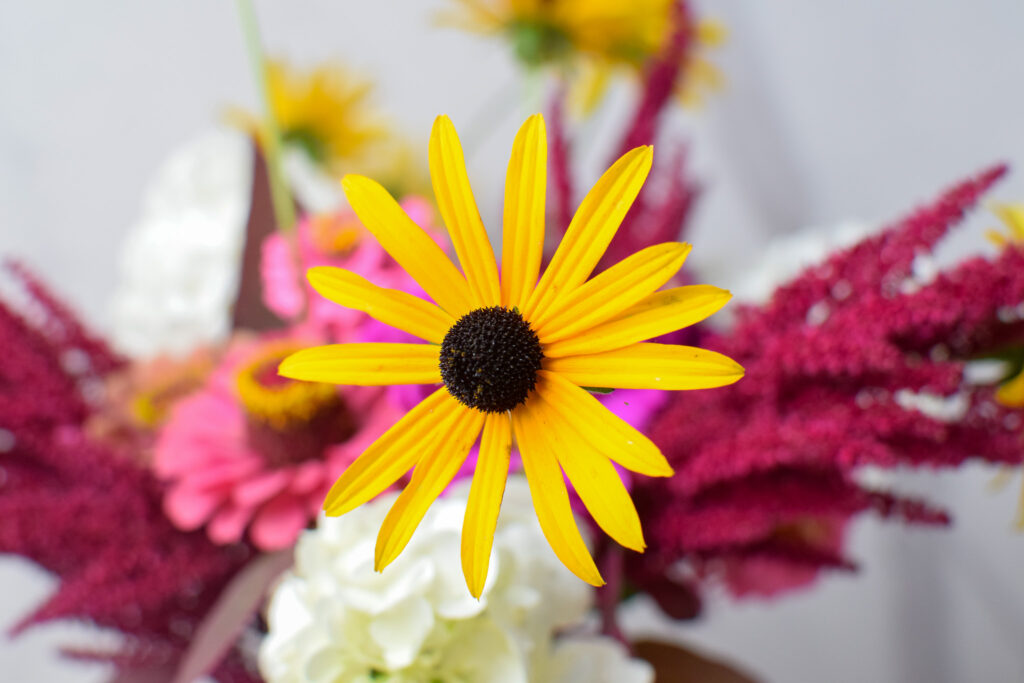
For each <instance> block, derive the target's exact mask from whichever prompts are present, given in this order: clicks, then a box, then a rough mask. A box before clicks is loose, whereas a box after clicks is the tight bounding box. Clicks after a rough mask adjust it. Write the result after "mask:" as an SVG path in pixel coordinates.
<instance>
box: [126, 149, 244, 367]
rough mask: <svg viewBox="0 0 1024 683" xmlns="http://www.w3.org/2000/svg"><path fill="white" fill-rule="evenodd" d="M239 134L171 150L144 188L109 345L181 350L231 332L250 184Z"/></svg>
mask: <svg viewBox="0 0 1024 683" xmlns="http://www.w3.org/2000/svg"><path fill="white" fill-rule="evenodd" d="M252 155H253V151H252V144H251V142H250V141H249V138H248V137H247V136H246V135H244V134H243V133H240V132H237V131H233V130H220V131H216V132H212V133H209V134H206V135H204V136H202V137H200V138H198V139H196V140H194V141H192V142H191V143H189V144H188V145H186V146H185V147H183V148H182V149H180V150H178V151H177V152H176V153H174V154H173V155H172V156H171V157H170V158H169V159H168V160H167V161H166V162H165V163H164V165H163V166H162V167H161V168H160V170H159V171H158V173H157V175H156V178H155V179H154V181H153V182H152V183H151V184H150V186H149V188H148V190H147V192H146V195H145V198H144V201H143V207H142V215H141V217H140V219H139V222H138V223H137V224H136V225H135V226H134V227H133V228H132V229H131V231H130V233H129V236H128V239H127V241H126V243H125V245H124V250H123V252H122V254H121V266H120V271H121V272H120V278H119V282H118V286H117V289H116V291H115V293H114V299H113V329H112V338H113V341H114V344H115V345H116V346H117V347H118V348H119V349H120V350H122V351H125V352H127V353H131V354H135V355H141V356H149V355H154V354H157V353H160V352H170V353H183V352H185V351H188V350H189V349H191V348H193V347H195V346H196V345H197V344H200V343H204V342H211V341H216V340H219V339H222V338H223V337H224V336H225V335H227V333H228V331H229V329H230V316H231V305H232V302H233V301H234V299H235V294H236V291H237V288H238V277H239V272H238V271H239V262H240V259H241V252H242V248H243V246H244V240H245V225H246V221H247V219H248V216H249V200H250V194H251V187H252V167H253V163H252V158H253V157H252Z"/></svg>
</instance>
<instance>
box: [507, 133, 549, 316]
mask: <svg viewBox="0 0 1024 683" xmlns="http://www.w3.org/2000/svg"><path fill="white" fill-rule="evenodd" d="M547 159H548V144H547V132H546V131H545V128H544V118H543V117H542V116H541V115H540V114H534V115H533V116H531V117H530V118H528V119H526V123H524V124H523V126H522V127H521V128H520V129H519V132H518V133H517V134H516V139H515V142H513V143H512V156H511V158H510V159H509V160H508V171H507V172H506V174H505V215H504V221H503V223H502V244H501V301H502V303H503V304H504V305H505V306H507V307H508V308H519V309H520V310H522V308H523V306H524V305H525V304H526V301H527V299H528V298H529V297H530V294H531V293H532V292H533V286H534V285H535V284H537V274H538V273H540V261H541V255H542V252H543V251H544V220H545V215H544V201H545V193H546V192H547V163H548V161H547Z"/></svg>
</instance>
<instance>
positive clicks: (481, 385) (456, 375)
mask: <svg viewBox="0 0 1024 683" xmlns="http://www.w3.org/2000/svg"><path fill="white" fill-rule="evenodd" d="M543 358H544V353H543V351H542V350H541V346H540V340H538V339H537V334H536V333H535V332H534V331H533V330H532V329H531V328H530V324H529V323H527V322H526V320H525V319H524V318H523V316H522V315H521V314H520V313H519V311H517V310H514V309H508V308H502V307H501V306H492V307H490V308H478V309H477V310H475V311H471V312H469V313H467V314H466V315H464V316H462V317H461V318H459V321H458V322H456V323H455V324H454V325H453V326H452V328H451V329H450V330H448V334H446V335H445V337H444V341H443V342H441V378H442V379H443V380H444V384H445V386H446V387H447V388H448V391H449V393H451V395H452V396H454V397H455V398H456V399H458V401H459V402H460V403H462V404H463V405H466V406H469V407H470V408H476V409H477V410H480V411H482V412H485V413H500V412H505V411H507V410H512V409H513V408H515V407H516V406H517V405H519V404H521V403H523V402H524V401H526V397H527V396H529V394H530V392H531V391H533V387H534V385H535V384H536V383H537V371H538V370H540V368H541V360H542V359H543Z"/></svg>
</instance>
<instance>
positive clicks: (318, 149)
mask: <svg viewBox="0 0 1024 683" xmlns="http://www.w3.org/2000/svg"><path fill="white" fill-rule="evenodd" d="M266 79H267V82H266V87H267V91H268V95H269V98H270V105H271V108H272V109H273V113H274V117H275V118H276V119H277V122H278V126H279V128H280V130H281V138H282V141H283V142H284V143H285V144H291V145H295V146H298V147H301V148H302V149H303V150H305V152H306V153H307V154H308V155H309V157H310V158H311V159H313V160H314V161H316V162H317V163H319V164H321V165H323V166H324V167H325V168H326V169H328V170H332V171H339V169H341V168H342V167H344V166H346V165H349V166H350V165H351V164H352V163H354V162H358V161H361V160H362V159H364V158H365V157H366V156H367V153H368V151H369V149H370V147H371V146H372V145H373V144H375V143H378V142H380V141H381V140H382V139H383V138H384V137H385V136H386V133H387V131H386V129H385V128H384V127H383V126H381V125H380V123H379V121H380V115H379V114H378V113H377V112H376V111H374V109H373V108H372V107H371V106H370V103H369V96H370V92H371V90H372V87H373V86H372V84H371V83H370V82H369V81H366V80H363V79H360V78H358V77H356V76H354V75H353V74H352V73H350V72H349V71H347V70H346V69H344V68H342V67H340V66H338V65H334V64H322V65H320V66H317V67H315V68H313V69H311V70H309V71H302V70H298V69H294V68H292V67H291V66H289V65H288V64H286V63H284V62H281V61H270V62H268V64H267V69H266ZM230 116H231V118H232V119H233V120H234V121H235V122H236V123H238V124H240V125H241V126H242V127H243V128H245V129H247V130H249V131H250V132H251V133H252V134H253V135H255V136H256V138H257V139H258V140H260V141H261V143H262V142H263V141H264V140H265V137H266V135H267V132H266V124H265V123H264V122H263V121H262V120H261V119H260V118H258V117H254V116H252V115H250V114H248V113H245V112H241V111H237V110H235V111H232V112H230Z"/></svg>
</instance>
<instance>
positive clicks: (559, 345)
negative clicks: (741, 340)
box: [544, 285, 732, 358]
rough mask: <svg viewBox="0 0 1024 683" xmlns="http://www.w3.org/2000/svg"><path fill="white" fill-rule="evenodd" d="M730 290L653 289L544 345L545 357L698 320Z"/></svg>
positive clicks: (612, 345)
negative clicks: (606, 316) (605, 318)
mask: <svg viewBox="0 0 1024 683" xmlns="http://www.w3.org/2000/svg"><path fill="white" fill-rule="evenodd" d="M730 298H732V294H730V293H729V292H727V291H726V290H724V289H719V288H718V287H712V286H711V285H687V286H685V287H675V288H673V289H666V290H665V291H662V292H655V293H654V294H651V295H650V296H648V297H646V298H645V299H642V300H641V301H639V302H638V303H637V304H635V305H633V306H631V307H629V308H628V309H626V310H625V311H623V312H622V313H620V314H619V315H617V316H615V317H614V318H612V319H611V320H609V321H607V322H605V323H602V324H600V325H597V326H596V327H592V328H590V329H589V330H587V331H585V332H581V333H580V334H577V335H575V336H573V337H570V338H569V339H564V340H562V341H559V342H555V343H554V344H548V345H545V346H544V355H545V356H546V357H547V358H562V357H564V356H580V355H583V354H590V353H600V352H602V351H611V350H612V349H620V348H622V347H623V346H629V345H630V344H635V343H637V342H641V341H644V340H645V339H654V338H655V337H660V336H661V335H663V334H668V333H669V332H674V331H675V330H680V329H682V328H684V327H687V326H689V325H693V324H694V323H699V322H700V321H701V320H704V319H705V318H707V317H708V316H710V315H712V314H714V313H716V312H717V311H718V310H719V309H721V308H722V306H724V305H725V304H726V303H728V301H729V299H730Z"/></svg>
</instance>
